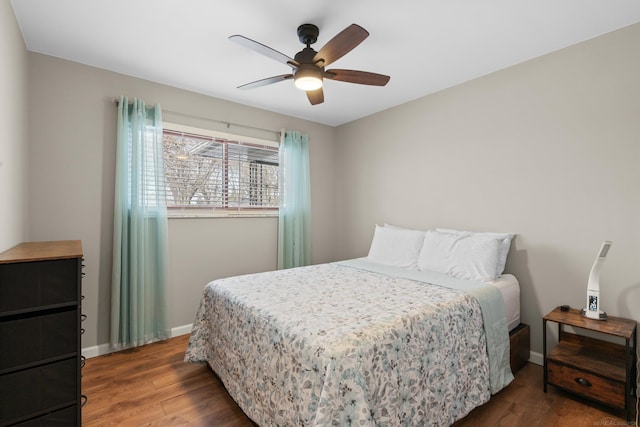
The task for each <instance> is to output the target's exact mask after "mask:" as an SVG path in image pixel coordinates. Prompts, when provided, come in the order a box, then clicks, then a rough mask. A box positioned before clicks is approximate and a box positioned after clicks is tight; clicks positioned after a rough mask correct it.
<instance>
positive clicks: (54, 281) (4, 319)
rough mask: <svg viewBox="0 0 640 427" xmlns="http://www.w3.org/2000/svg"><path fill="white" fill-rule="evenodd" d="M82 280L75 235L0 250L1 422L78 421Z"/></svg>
mask: <svg viewBox="0 0 640 427" xmlns="http://www.w3.org/2000/svg"><path fill="white" fill-rule="evenodd" d="M81 280H82V244H81V242H80V241H78V240H66V241H55V242H29V243H22V244H20V245H18V246H15V247H13V248H11V249H9V250H7V251H6V252H2V253H0V426H9V425H19V426H48V425H52V426H53V425H56V426H57V425H60V426H76V425H80V424H81V422H82V419H81V382H80V364H81V344H80V334H81V332H80V329H81V327H80V322H81Z"/></svg>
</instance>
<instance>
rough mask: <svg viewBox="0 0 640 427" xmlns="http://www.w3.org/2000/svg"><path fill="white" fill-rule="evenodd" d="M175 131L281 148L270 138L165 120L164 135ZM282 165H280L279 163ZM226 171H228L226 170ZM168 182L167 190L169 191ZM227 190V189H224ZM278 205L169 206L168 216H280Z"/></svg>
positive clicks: (257, 145)
mask: <svg viewBox="0 0 640 427" xmlns="http://www.w3.org/2000/svg"><path fill="white" fill-rule="evenodd" d="M165 129H166V130H168V131H173V132H177V133H185V134H191V135H194V136H204V137H210V138H217V139H224V140H229V141H237V142H240V143H242V144H243V145H245V146H256V147H258V148H260V147H271V148H275V149H276V150H279V148H280V143H279V142H277V141H272V140H268V139H262V138H255V137H249V136H244V135H238V134H233V133H228V132H221V131H216V130H212V129H206V128H199V127H193V126H187V125H181V124H178V123H174V122H168V121H164V122H163V136H164V130H165ZM278 167H280V165H278ZM225 173H226V172H225ZM169 191H170V190H169V188H168V184H167V192H169ZM224 191H226V190H224ZM225 199H228V194H227V195H225ZM278 215H279V208H278V207H261V206H254V207H247V206H237V207H212V206H196V205H194V206H167V216H168V217H169V218H255V217H259V218H265V217H266V218H268V217H278Z"/></svg>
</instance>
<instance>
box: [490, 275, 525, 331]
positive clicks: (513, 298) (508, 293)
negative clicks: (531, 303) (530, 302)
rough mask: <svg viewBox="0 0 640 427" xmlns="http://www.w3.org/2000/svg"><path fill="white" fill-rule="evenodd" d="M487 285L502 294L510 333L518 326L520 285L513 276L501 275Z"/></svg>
mask: <svg viewBox="0 0 640 427" xmlns="http://www.w3.org/2000/svg"><path fill="white" fill-rule="evenodd" d="M489 283H491V284H492V285H493V286H495V287H496V288H498V289H499V290H500V293H501V294H502V298H503V299H504V309H505V312H506V315H507V325H508V327H509V332H511V331H512V330H514V329H515V328H516V326H518V325H519V324H520V283H519V282H518V279H516V277H515V276H514V275H513V274H503V275H502V277H500V278H499V279H497V280H495V281H493V282H489Z"/></svg>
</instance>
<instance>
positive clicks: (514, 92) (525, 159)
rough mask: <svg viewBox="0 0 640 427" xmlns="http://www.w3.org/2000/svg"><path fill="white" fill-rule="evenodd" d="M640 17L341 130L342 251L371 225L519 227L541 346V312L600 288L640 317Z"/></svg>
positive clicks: (519, 250) (354, 246)
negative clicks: (605, 249) (595, 285)
mask: <svg viewBox="0 0 640 427" xmlns="http://www.w3.org/2000/svg"><path fill="white" fill-rule="evenodd" d="M639 51H640V24H637V25H634V26H631V27H628V28H625V29H622V30H619V31H616V32H614V33H610V34H608V35H604V36H601V37H599V38H596V39H593V40H590V41H587V42H585V43H582V44H579V45H576V46H573V47H570V48H567V49H564V50H561V51H558V52H555V53H553V54H550V55H546V56H543V57H540V58H538V59H535V60H532V61H529V62H526V63H523V64H520V65H517V66H514V67H511V68H509V69H505V70H503V71H500V72H497V73H494V74H491V75H488V76H485V77H482V78H479V79H477V80H474V81H471V82H468V83H466V84H463V85H460V86H457V87H454V88H451V89H448V90H445V91H442V92H440V93H437V94H434V95H432V96H428V97H425V98H421V99H418V100H416V101H413V102H410V103H407V104H404V105H401V106H399V107H397V108H393V109H391V110H388V111H385V112H382V113H379V114H376V115H374V116H370V117H367V118H364V119H361V120H359V121H356V122H353V123H351V124H347V125H344V126H342V127H340V128H339V129H338V137H337V145H336V147H337V158H338V163H337V165H336V172H337V180H338V182H339V183H340V185H339V186H338V187H337V203H336V206H337V207H338V211H337V218H339V221H338V222H337V224H338V233H337V236H338V246H337V248H339V252H338V254H337V255H338V257H339V258H350V257H355V256H363V255H366V253H367V250H368V247H369V243H370V239H371V237H372V232H373V228H374V224H375V223H382V222H385V221H386V222H390V223H394V224H398V225H405V226H409V227H416V228H431V227H438V226H440V227H455V228H461V229H470V230H477V231H489V230H493V231H507V232H514V233H517V234H518V236H517V238H516V239H515V241H514V245H513V246H514V247H513V249H512V251H511V254H510V257H509V260H508V263H507V271H508V272H511V273H514V274H515V275H516V276H517V277H518V278H519V279H520V283H521V286H522V298H521V299H522V320H523V321H524V322H526V323H529V324H530V325H531V328H532V350H534V351H536V352H539V353H541V351H542V325H541V324H542V320H541V319H542V316H543V315H544V314H546V312H548V311H549V310H551V309H552V308H554V307H555V306H557V305H560V304H570V305H571V306H573V307H583V306H584V304H585V303H584V300H585V299H586V281H587V277H588V273H589V270H590V268H591V264H592V263H593V261H594V258H595V256H596V253H597V251H598V249H599V247H600V244H601V242H602V241H603V240H605V239H607V240H612V241H613V246H612V248H611V250H610V252H609V256H608V258H607V261H606V263H605V265H604V267H603V272H602V277H601V298H602V301H603V308H604V309H605V310H606V311H608V312H609V313H610V314H612V315H621V316H627V317H633V318H635V319H637V320H640V308H639V307H640V262H639V260H640V79H639V78H638V76H640V55H639V54H638V52H639Z"/></svg>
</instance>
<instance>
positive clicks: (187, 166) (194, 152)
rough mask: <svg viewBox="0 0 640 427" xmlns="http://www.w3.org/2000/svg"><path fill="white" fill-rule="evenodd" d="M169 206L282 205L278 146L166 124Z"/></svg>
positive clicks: (165, 141) (275, 206)
mask: <svg viewBox="0 0 640 427" xmlns="http://www.w3.org/2000/svg"><path fill="white" fill-rule="evenodd" d="M163 145H164V160H165V174H166V180H167V206H168V207H211V208H223V209H226V208H239V209H277V208H278V205H279V185H278V168H279V166H278V149H277V148H275V147H270V146H267V145H259V144H254V143H246V142H242V141H233V140H229V139H223V138H216V137H210V136H204V135H196V134H190V133H185V132H178V131H173V130H170V129H165V130H164V135H163Z"/></svg>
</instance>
